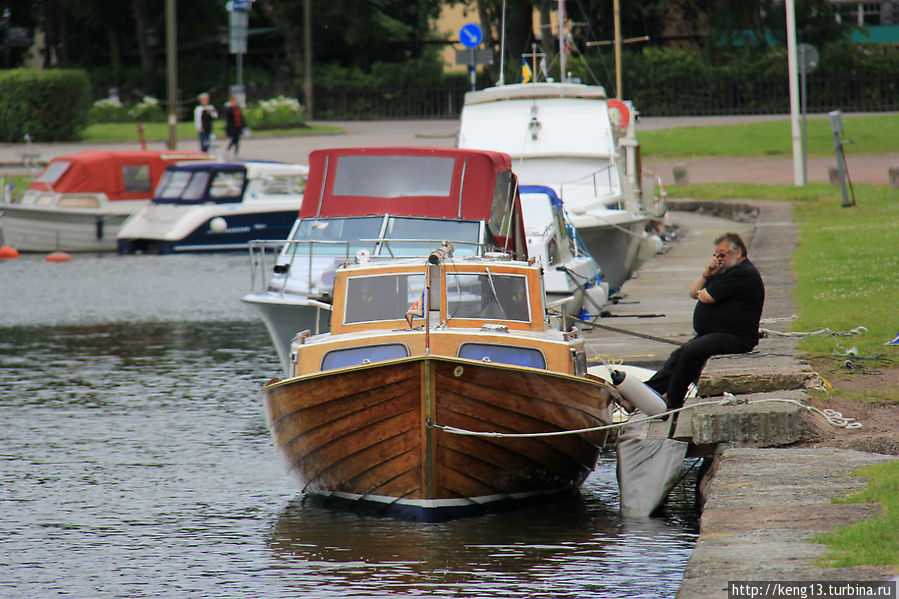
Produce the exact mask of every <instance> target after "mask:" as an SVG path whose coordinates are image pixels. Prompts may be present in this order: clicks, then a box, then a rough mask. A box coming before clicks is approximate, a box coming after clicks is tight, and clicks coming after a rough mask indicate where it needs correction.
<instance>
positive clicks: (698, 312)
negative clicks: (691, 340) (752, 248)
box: [693, 259, 765, 346]
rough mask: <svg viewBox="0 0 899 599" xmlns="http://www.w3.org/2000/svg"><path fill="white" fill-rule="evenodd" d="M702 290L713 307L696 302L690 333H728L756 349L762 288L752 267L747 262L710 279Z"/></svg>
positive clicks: (763, 302)
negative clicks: (741, 338)
mask: <svg viewBox="0 0 899 599" xmlns="http://www.w3.org/2000/svg"><path fill="white" fill-rule="evenodd" d="M705 290H706V291H707V292H708V294H709V295H711V296H712V298H713V299H714V300H715V303H713V304H704V303H702V302H696V307H695V308H694V310H693V330H695V331H696V333H697V334H699V335H706V334H708V333H716V332H722V333H731V334H732V335H737V336H739V337H745V338H746V340H747V341H749V340H752V345H753V346H755V344H756V343H757V342H758V335H759V320H760V319H761V317H762V306H763V305H764V304H765V285H764V283H763V282H762V276H761V275H760V274H759V271H758V270H756V268H755V265H754V264H753V263H752V262H750V261H749V260H748V259H746V260H744V261H743V262H741V263H739V264H737V265H736V266H732V267H731V268H729V269H728V270H726V271H724V272H723V273H720V274H716V275H714V276H712V277H711V278H709V280H708V281H707V282H706V286H705Z"/></svg>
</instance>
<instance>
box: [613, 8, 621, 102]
mask: <svg viewBox="0 0 899 599" xmlns="http://www.w3.org/2000/svg"><path fill="white" fill-rule="evenodd" d="M612 17H613V20H614V22H615V97H616V98H618V99H619V100H620V99H621V10H620V0H613V2H612Z"/></svg>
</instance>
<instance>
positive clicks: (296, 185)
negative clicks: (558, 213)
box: [262, 175, 306, 195]
mask: <svg viewBox="0 0 899 599" xmlns="http://www.w3.org/2000/svg"><path fill="white" fill-rule="evenodd" d="M305 188H306V177H304V176H302V175H275V176H268V177H265V178H264V179H263V180H262V193H267V194H270V195H296V194H300V193H303V190H304V189H305Z"/></svg>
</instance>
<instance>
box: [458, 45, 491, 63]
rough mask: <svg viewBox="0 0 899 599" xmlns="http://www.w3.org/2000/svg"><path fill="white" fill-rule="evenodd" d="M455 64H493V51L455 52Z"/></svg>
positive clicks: (478, 49) (479, 49)
mask: <svg viewBox="0 0 899 599" xmlns="http://www.w3.org/2000/svg"><path fill="white" fill-rule="evenodd" d="M456 64H493V50H485V49H483V48H477V49H475V48H471V49H469V50H456Z"/></svg>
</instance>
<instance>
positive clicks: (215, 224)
mask: <svg viewBox="0 0 899 599" xmlns="http://www.w3.org/2000/svg"><path fill="white" fill-rule="evenodd" d="M209 230H210V231H212V232H213V233H224V232H225V231H227V230H228V223H227V222H226V221H225V219H224V218H222V217H221V216H216V217H215V218H214V219H212V220H211V221H209Z"/></svg>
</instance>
